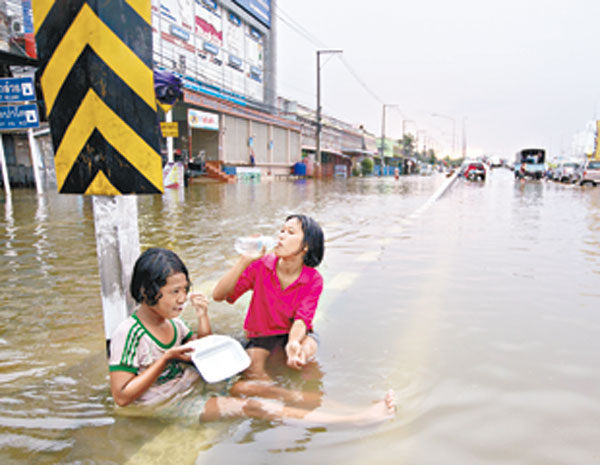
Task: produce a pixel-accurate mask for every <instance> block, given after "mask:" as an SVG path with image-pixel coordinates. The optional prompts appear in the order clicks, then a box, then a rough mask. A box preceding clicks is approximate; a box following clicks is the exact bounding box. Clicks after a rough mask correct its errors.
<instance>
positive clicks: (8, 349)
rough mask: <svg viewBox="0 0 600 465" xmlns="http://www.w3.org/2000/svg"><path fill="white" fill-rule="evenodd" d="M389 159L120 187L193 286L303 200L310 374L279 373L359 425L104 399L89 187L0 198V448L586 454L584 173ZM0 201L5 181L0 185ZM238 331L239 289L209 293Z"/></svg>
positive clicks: (594, 233) (46, 453) (589, 335)
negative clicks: (564, 179) (310, 266)
mask: <svg viewBox="0 0 600 465" xmlns="http://www.w3.org/2000/svg"><path fill="white" fill-rule="evenodd" d="M445 181H446V179H445V178H444V177H443V176H441V175H434V176H432V177H417V176H413V177H405V178H401V179H400V180H399V181H395V180H394V179H385V180H381V179H351V180H347V181H346V180H337V181H329V182H314V181H306V182H303V181H297V182H294V181H278V182H272V183H262V184H237V185H192V186H190V187H189V188H188V189H187V190H186V191H185V192H183V193H179V192H177V191H172V192H167V193H166V194H165V195H164V196H152V197H141V198H140V199H139V202H138V205H139V225H140V226H139V227H140V239H141V244H142V247H143V248H145V247H148V246H162V247H170V248H172V249H174V250H176V251H177V252H178V253H179V254H180V255H181V256H182V258H183V259H184V260H185V262H186V263H187V265H188V267H189V269H190V272H191V275H192V277H193V279H194V282H195V284H196V285H198V287H200V288H201V289H204V290H205V291H207V292H209V291H210V290H211V288H212V285H213V284H214V280H216V279H217V278H218V277H219V276H220V275H221V273H222V272H223V271H224V270H225V269H226V268H227V267H228V265H229V264H230V262H231V260H233V259H234V252H233V241H234V239H235V237H237V236H239V235H244V234H247V233H250V232H257V233H269V234H270V233H273V232H274V231H276V230H277V228H279V226H280V224H281V222H282V220H283V219H284V218H285V216H286V215H287V214H289V213H291V212H303V213H307V214H309V215H311V216H314V217H315V218H317V219H318V220H319V222H320V223H321V224H322V226H323V228H324V230H325V233H326V239H327V244H326V246H327V248H326V254H325V260H324V262H323V264H322V265H321V267H320V270H321V272H322V274H323V275H324V278H325V290H324V295H323V298H322V302H321V304H320V307H319V310H318V317H317V321H316V325H317V329H318V331H319V333H320V334H321V337H322V344H321V348H320V352H319V367H318V368H319V370H317V373H311V374H307V375H306V376H298V375H296V374H292V373H289V372H288V371H287V370H286V369H282V370H280V371H279V372H278V373H277V379H278V381H280V382H281V383H282V384H284V385H288V386H293V387H300V388H306V389H316V388H318V389H321V390H322V391H324V401H325V403H328V402H330V401H331V402H333V401H341V402H344V403H346V404H350V405H356V406H364V405H368V404H369V403H370V402H371V401H372V400H373V399H376V398H379V397H380V396H382V395H383V393H384V392H385V391H386V390H387V389H389V388H393V389H395V391H396V395H397V400H398V403H399V409H398V415H397V416H396V418H395V419H394V420H392V421H389V422H386V423H384V424H381V425H379V426H377V427H369V428H361V429H352V428H344V427H336V428H306V427H301V426H297V425H289V424H278V423H270V422H261V421H253V420H239V421H230V422H217V423H213V424H209V425H198V426H196V427H194V428H189V427H183V426H182V425H178V424H176V423H166V422H164V421H161V420H157V419H153V418H127V417H122V416H119V415H115V413H114V410H113V407H112V403H111V399H110V393H109V389H108V383H107V369H106V359H105V356H104V344H105V341H104V330H103V327H102V324H103V323H102V310H101V302H100V284H99V277H98V268H97V261H96V244H95V237H94V224H93V214H92V207H91V202H90V200H89V199H85V198H82V197H80V196H66V195H57V194H55V193H47V194H45V195H44V196H42V197H40V198H38V197H37V196H36V195H35V192H34V191H29V190H17V191H13V196H12V206H11V208H8V206H7V205H6V203H5V202H4V203H0V206H1V207H3V208H2V213H3V216H2V217H1V218H0V265H1V268H0V270H1V271H0V273H1V274H0V281H1V282H2V292H1V293H0V444H1V445H2V448H1V450H0V463H2V464H25V463H38V464H50V463H64V464H83V463H85V464H113V463H114V464H137V463H145V464H154V463H156V464H159V463H160V464H161V465H162V464H170V463H177V464H178V465H183V464H186V463H198V464H200V463H211V464H221V463H233V462H235V461H239V460H240V458H243V462H244V463H253V464H270V463H277V464H281V463H285V464H290V463H291V464H295V463H346V464H363V463H369V464H390V463H394V464H398V463H406V464H411V465H414V464H440V463H443V464H445V465H449V464H460V465H463V464H465V463H477V464H483V463H485V464H495V463H502V464H508V463H515V464H516V463H519V464H521V463H526V464H528V465H529V464H540V465H541V464H544V465H548V464H566V463H569V464H592V463H599V462H600V446H599V444H600V441H599V439H600V422H598V418H599V417H600V396H598V386H600V374H599V370H598V367H599V366H600V350H599V349H600V311H599V310H598V309H600V290H599V289H600V286H599V285H600V189H599V188H596V189H592V188H586V189H581V188H579V187H575V186H565V185H560V184H554V183H544V182H541V183H526V184H521V183H515V182H514V181H513V179H512V175H511V173H510V172H508V171H504V170H495V171H493V172H492V173H491V174H490V176H489V178H488V180H487V181H486V182H485V183H483V184H471V183H464V182H463V181H458V182H457V183H455V184H454V185H453V187H452V188H451V189H450V190H449V191H448V192H447V193H446V194H445V195H444V196H443V197H441V198H440V199H439V200H437V201H436V202H429V201H428V199H430V197H431V195H432V194H433V193H434V192H435V191H436V189H437V188H438V187H439V186H440V185H442V184H443V183H444V182H445ZM0 200H4V197H2V198H1V199H0ZM210 311H211V317H212V321H213V325H214V330H215V331H216V332H221V333H228V334H233V335H236V336H237V335H241V324H242V320H243V315H244V311H245V306H244V302H240V303H238V304H236V305H234V306H229V305H226V304H216V303H211V305H210Z"/></svg>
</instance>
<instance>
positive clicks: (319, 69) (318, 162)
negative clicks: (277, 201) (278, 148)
mask: <svg viewBox="0 0 600 465" xmlns="http://www.w3.org/2000/svg"><path fill="white" fill-rule="evenodd" d="M325 53H342V50H317V147H316V149H317V150H316V160H315V161H316V162H317V166H318V169H319V176H320V174H321V171H320V170H321V54H325Z"/></svg>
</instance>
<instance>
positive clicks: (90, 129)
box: [33, 0, 163, 195]
mask: <svg viewBox="0 0 600 465" xmlns="http://www.w3.org/2000/svg"><path fill="white" fill-rule="evenodd" d="M68 4H69V5H70V6H69V7H68V8H66V7H65V2H63V1H61V0H44V1H41V0H40V1H34V2H33V19H34V28H35V39H36V43H37V50H38V56H39V61H40V63H41V66H40V71H39V72H40V83H41V86H42V90H43V93H44V100H45V103H46V111H47V112H48V119H49V121H50V130H51V132H52V142H53V144H54V151H55V156H54V164H55V168H56V180H57V185H58V191H59V192H61V193H75V194H91V195H118V194H146V193H151V194H154V193H160V192H162V191H163V177H162V160H161V157H160V151H159V147H160V146H159V133H158V125H157V124H156V123H154V122H155V121H157V119H158V118H157V114H156V96H155V93H154V82H153V75H152V18H151V2H150V0H137V1H132V0H79V1H76V2H68Z"/></svg>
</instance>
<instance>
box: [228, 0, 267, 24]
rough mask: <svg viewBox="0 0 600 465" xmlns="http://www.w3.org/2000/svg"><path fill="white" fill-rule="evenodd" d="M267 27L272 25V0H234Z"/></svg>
mask: <svg viewBox="0 0 600 465" xmlns="http://www.w3.org/2000/svg"><path fill="white" fill-rule="evenodd" d="M233 2H234V3H237V4H238V5H239V6H241V7H242V8H243V9H244V10H246V11H247V12H248V13H250V14H251V15H252V16H254V17H255V18H256V19H258V20H259V21H260V22H261V23H263V24H264V25H265V26H267V27H269V28H270V27H271V0H233Z"/></svg>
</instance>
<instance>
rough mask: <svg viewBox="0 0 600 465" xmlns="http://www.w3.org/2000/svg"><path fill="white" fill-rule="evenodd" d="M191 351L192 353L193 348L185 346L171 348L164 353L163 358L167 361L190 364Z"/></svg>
mask: <svg viewBox="0 0 600 465" xmlns="http://www.w3.org/2000/svg"><path fill="white" fill-rule="evenodd" d="M193 351H194V349H193V347H186V346H177V347H171V348H170V349H169V350H167V351H166V352H165V355H164V357H165V358H166V359H167V360H181V361H182V362H191V361H192V354H191V353H190V352H193Z"/></svg>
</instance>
